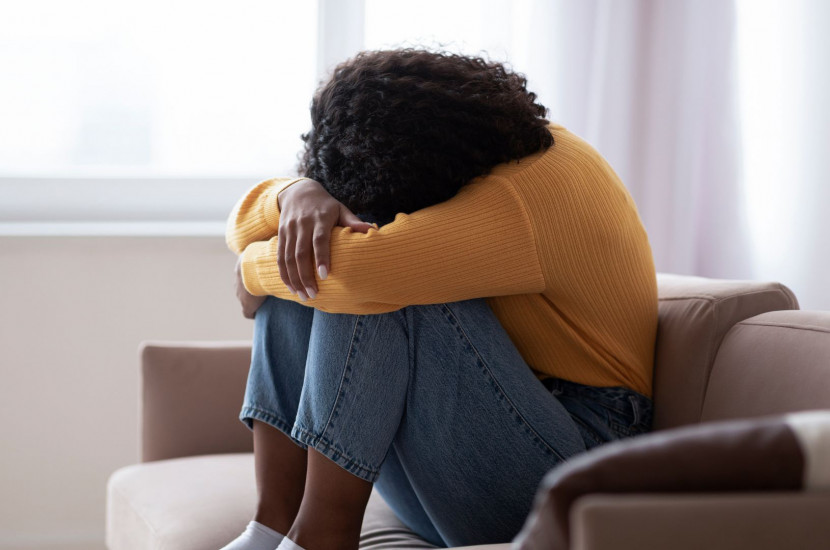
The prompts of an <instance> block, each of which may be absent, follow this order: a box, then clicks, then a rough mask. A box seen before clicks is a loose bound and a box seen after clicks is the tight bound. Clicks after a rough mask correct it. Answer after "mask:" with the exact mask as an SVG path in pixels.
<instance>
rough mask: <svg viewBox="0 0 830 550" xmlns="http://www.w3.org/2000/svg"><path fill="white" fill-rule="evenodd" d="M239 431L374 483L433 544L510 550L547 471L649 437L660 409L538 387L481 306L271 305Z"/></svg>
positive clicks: (577, 389) (614, 391)
mask: <svg viewBox="0 0 830 550" xmlns="http://www.w3.org/2000/svg"><path fill="white" fill-rule="evenodd" d="M240 419H241V420H242V421H243V422H245V423H246V424H247V425H248V427H252V425H253V424H252V421H253V420H259V421H262V422H264V423H267V424H270V425H272V426H274V427H275V428H277V429H279V430H281V431H282V432H284V433H286V434H288V435H289V436H290V437H291V438H292V439H293V440H294V441H296V442H297V443H298V444H299V445H302V446H310V447H312V448H314V449H315V450H317V451H319V452H320V453H322V454H324V455H325V456H327V457H328V458H330V459H331V460H333V461H334V462H335V463H337V464H339V465H340V466H342V467H343V468H345V469H346V470H347V471H349V472H351V473H353V474H354V475H356V476H358V477H360V478H362V479H365V480H366V481H369V482H373V483H375V488H376V489H377V490H378V492H380V494H381V495H382V496H383V498H384V499H385V500H386V502H387V503H388V504H389V506H390V507H391V508H392V510H394V512H395V513H396V515H397V516H398V517H399V518H400V519H401V521H403V522H404V523H405V524H406V525H408V526H409V527H410V528H411V529H412V530H413V531H415V532H416V533H418V534H419V535H421V536H422V537H423V538H424V539H426V540H428V541H430V542H432V543H433V544H436V545H439V546H444V545H447V546H462V545H472V544H485V543H496V542H506V541H509V540H510V539H512V538H513V537H514V536H515V535H516V534H517V533H518V531H519V529H520V528H521V526H522V523H523V521H524V519H525V517H526V516H527V514H528V512H529V511H530V506H531V503H532V501H533V496H534V493H535V491H536V487H537V485H538V484H539V482H540V480H541V479H542V477H543V476H544V475H545V473H546V472H547V471H548V470H550V469H551V468H552V467H554V466H556V465H557V464H559V463H560V462H562V461H564V460H567V459H568V458H569V457H571V456H573V455H575V454H577V453H580V452H583V451H585V450H586V449H589V448H591V447H593V446H595V445H598V444H600V443H603V442H606V441H610V440H613V439H618V438H620V437H625V436H629V435H635V434H638V433H641V432H644V431H647V430H648V428H649V426H650V423H651V401H650V400H649V399H648V398H646V397H644V396H642V395H640V394H638V393H636V392H634V391H631V390H628V389H624V388H593V387H589V386H583V385H580V384H575V383H573V382H566V381H564V380H558V379H551V380H549V381H545V382H544V383H543V382H540V381H539V380H538V379H537V378H536V377H535V376H534V374H533V373H532V372H531V370H530V368H529V367H528V365H527V364H526V363H525V362H524V360H523V359H522V357H521V355H520V354H519V352H518V351H517V350H516V348H515V346H514V345H513V343H512V342H511V341H510V338H509V337H508V335H507V333H506V332H505V331H504V329H503V328H502V326H501V324H500V323H499V321H498V319H497V318H496V317H495V315H494V314H493V312H492V311H491V310H490V307H489V306H488V305H487V303H486V301H485V300H484V299H478V300H467V301H463V302H454V303H447V304H436V305H427V306H409V307H405V308H403V309H401V310H398V311H395V312H392V313H384V314H379V315H347V314H330V313H325V312H321V311H317V310H314V309H312V308H308V307H305V306H302V305H299V304H296V303H293V302H289V301H284V300H279V299H277V298H273V297H269V298H268V299H267V300H266V301H265V302H264V303H263V305H262V306H261V307H260V309H259V311H257V314H256V321H255V334H254V347H253V358H252V364H251V371H250V374H249V377H248V385H247V389H246V393H245V402H244V405H243V409H242V412H241V413H240Z"/></svg>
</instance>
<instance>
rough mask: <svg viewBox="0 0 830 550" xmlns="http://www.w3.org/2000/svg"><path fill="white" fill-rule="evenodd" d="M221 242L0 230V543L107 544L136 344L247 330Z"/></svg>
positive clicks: (127, 440) (132, 435)
mask: <svg viewBox="0 0 830 550" xmlns="http://www.w3.org/2000/svg"><path fill="white" fill-rule="evenodd" d="M233 266H234V257H233V255H232V254H231V253H230V252H229V251H228V250H227V249H226V248H225V245H224V242H223V240H222V238H221V237H118V238H115V237H0V445H2V451H1V452H0V549H2V550H11V549H12V548H14V549H15V550H20V549H40V548H43V549H46V548H49V549H51V550H65V549H66V550H68V549H70V548H72V549H73V550H74V549H78V550H80V549H81V548H83V549H85V550H93V549H94V550H100V549H103V548H104V542H103V541H104V503H105V486H106V480H107V477H108V476H109V474H110V473H111V472H113V471H114V470H116V469H117V468H119V467H121V466H124V465H127V464H131V463H134V462H137V461H138V456H139V455H138V452H139V450H138V442H139V433H138V428H139V426H138V398H139V376H138V374H139V370H138V369H139V367H138V356H137V353H136V351H137V347H138V344H139V342H140V341H141V340H144V339H153V340H191V339H194V340H216V339H247V338H250V335H251V329H252V325H251V322H250V321H247V320H245V319H243V318H242V316H241V314H240V312H239V307H238V305H237V303H236V301H235V298H234V295H233V287H232V282H233V278H232V273H233Z"/></svg>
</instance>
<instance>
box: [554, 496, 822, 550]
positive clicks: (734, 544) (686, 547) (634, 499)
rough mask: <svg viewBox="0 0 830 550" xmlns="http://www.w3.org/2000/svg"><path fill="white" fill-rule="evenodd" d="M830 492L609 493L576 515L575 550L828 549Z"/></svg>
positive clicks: (577, 508)
mask: <svg viewBox="0 0 830 550" xmlns="http://www.w3.org/2000/svg"><path fill="white" fill-rule="evenodd" d="M828 513H830V493H828V492H824V493H818V492H816V493H798V492H793V493H774V492H758V493H737V494H736V493H731V494H725V493H724V494H718V493H705V494H691V495H690V494H683V495H665V494H663V495H654V494H651V495H644V494H639V495H608V494H605V495H602V494H594V495H588V496H585V497H582V498H580V499H579V500H577V501H576V502H575V503H574V507H573V508H572V509H571V516H570V524H571V532H572V534H573V538H572V543H571V548H570V550H643V549H651V548H671V549H672V550H700V549H701V548H705V549H706V550H736V549H738V548H752V549H753V550H767V549H769V550H772V549H781V548H799V549H801V550H813V549H815V550H819V549H826V548H827V547H828V544H830V522H828V521H827V518H828Z"/></svg>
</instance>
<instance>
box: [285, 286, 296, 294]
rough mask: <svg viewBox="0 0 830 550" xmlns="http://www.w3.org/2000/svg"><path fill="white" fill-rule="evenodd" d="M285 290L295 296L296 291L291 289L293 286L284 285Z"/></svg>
mask: <svg viewBox="0 0 830 550" xmlns="http://www.w3.org/2000/svg"><path fill="white" fill-rule="evenodd" d="M285 288H287V289H288V292H290V293H291V294H297V291H296V290H294V287H293V286H291V285H285Z"/></svg>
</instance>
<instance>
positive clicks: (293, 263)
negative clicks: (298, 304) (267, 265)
mask: <svg viewBox="0 0 830 550" xmlns="http://www.w3.org/2000/svg"><path fill="white" fill-rule="evenodd" d="M286 229H287V230H286V231H283V232H282V233H286V235H285V248H284V249H280V254H281V255H282V257H283V261H282V262H280V265H283V264H284V265H285V276H283V274H282V269H280V276H281V277H284V278H283V280H284V279H285V278H287V279H288V283H287V285H288V286H289V288H293V289H294V291H295V292H296V293H297V296H299V297H300V300H303V301H305V300H306V292H305V287H304V286H303V282H302V280H301V279H300V273H299V271H298V270H297V224H295V223H291V222H289V223H288V224H287V225H286ZM277 242H278V243H279V241H277Z"/></svg>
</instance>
